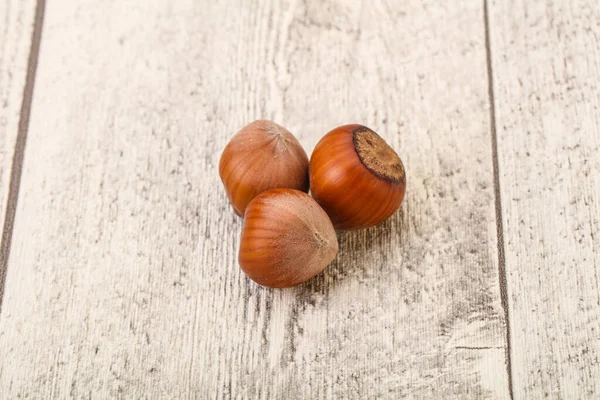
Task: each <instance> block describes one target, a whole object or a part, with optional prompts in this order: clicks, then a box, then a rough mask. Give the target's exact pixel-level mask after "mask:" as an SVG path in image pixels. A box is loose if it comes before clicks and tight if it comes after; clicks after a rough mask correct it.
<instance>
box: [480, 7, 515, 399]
mask: <svg viewBox="0 0 600 400" xmlns="http://www.w3.org/2000/svg"><path fill="white" fill-rule="evenodd" d="M483 26H484V28H485V57H486V64H487V76H488V96H489V105H490V131H491V138H492V165H493V172H494V198H495V207H494V208H495V209H496V238H497V243H498V284H499V286H500V301H501V304H502V309H503V310H504V323H505V325H506V372H507V374H508V393H509V395H510V398H511V399H513V398H514V395H513V379H512V360H511V343H510V315H509V311H508V283H507V278H506V259H505V257H504V224H503V221H504V220H503V216H502V198H501V197H500V172H499V171H500V168H499V163H498V132H497V129H496V103H495V99H494V75H493V66H492V46H491V43H490V23H489V13H488V0H483Z"/></svg>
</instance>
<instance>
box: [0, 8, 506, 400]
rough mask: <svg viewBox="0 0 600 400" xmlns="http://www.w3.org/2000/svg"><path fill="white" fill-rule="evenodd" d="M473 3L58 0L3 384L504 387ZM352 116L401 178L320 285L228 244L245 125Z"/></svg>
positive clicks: (303, 135)
mask: <svg viewBox="0 0 600 400" xmlns="http://www.w3.org/2000/svg"><path fill="white" fill-rule="evenodd" d="M483 15H484V14H483V4H482V3H480V2H473V1H457V2H453V4H452V6H449V5H448V4H447V3H446V2H445V1H441V0H437V1H434V0H428V1H422V0H410V1H403V2H395V1H387V2H385V1H374V2H372V1H364V2H345V1H330V2H327V3H323V2H288V3H285V4H280V3H279V2H274V4H267V2H255V3H251V2H247V1H238V2H235V1H230V2H227V3H223V2H219V3H218V4H217V2H208V1H207V2H197V1H167V0H164V1H158V0H151V1H145V2H139V1H135V0H126V1H123V0H107V1H103V2H97V1H92V0H83V1H78V2H73V1H52V2H49V4H48V6H47V10H46V18H45V22H44V30H43V42H42V48H41V53H40V63H39V67H38V68H39V69H38V73H37V78H36V89H35V95H34V101H33V112H32V120H31V124H30V130H29V138H28V144H27V149H26V157H25V164H24V167H23V177H22V181H21V188H20V197H19V204H18V209H17V220H16V223H15V227H14V232H13V242H12V251H11V258H10V263H9V268H8V277H7V282H6V292H5V298H4V305H3V309H2V313H1V314H0V388H1V389H2V395H3V396H6V397H7V398H15V397H18V396H21V397H26V396H29V397H40V398H65V397H73V398H110V397H123V398H138V397H148V398H185V397H188V398H229V397H234V398H324V397H327V398H386V397H387V398H401V397H403V396H405V397H415V398H419V397H428V398H448V397H453V396H457V397H459V398H507V397H508V396H509V388H508V378H507V371H506V358H505V346H506V340H505V334H506V332H505V321H504V313H503V311H502V308H501V303H500V296H499V285H498V282H499V279H498V266H497V264H498V254H497V253H498V252H497V240H496V224H495V211H494V187H493V172H492V165H493V164H492V146H491V137H490V132H491V129H490V120H489V103H488V91H487V90H488V88H487V74H486V52H485V34H484V18H483ZM257 118H270V119H273V120H275V121H277V122H279V123H281V124H283V125H285V126H286V127H288V128H289V129H290V130H291V131H292V132H294V133H296V135H297V136H298V137H299V139H300V141H301V142H302V143H303V144H304V145H305V146H306V149H307V151H309V152H310V151H311V150H312V148H313V147H314V145H315V144H316V142H317V140H318V139H319V138H320V137H321V135H323V134H324V133H325V132H326V131H327V130H329V129H331V128H333V127H335V126H337V125H340V124H343V123H350V122H362V123H365V124H367V125H368V126H370V127H372V128H373V129H375V130H377V131H378V132H379V133H380V134H381V135H382V136H384V137H385V138H386V139H387V140H388V141H389V142H390V143H391V144H392V145H393V146H394V147H396V148H397V149H399V153H400V155H401V156H402V157H403V159H404V161H405V165H406V167H407V174H408V191H407V198H406V200H405V203H404V205H403V207H402V211H401V212H400V213H398V214H397V215H396V216H394V218H392V219H391V220H390V221H388V222H386V223H385V224H383V225H382V226H379V227H376V228H374V229H371V230H368V231H362V232H355V233H348V234H344V235H341V237H340V254H339V257H338V258H337V259H336V261H335V262H334V263H333V264H332V265H331V266H330V267H329V268H328V269H327V270H326V271H325V273H323V274H322V275H320V276H318V277H317V278H315V279H314V280H312V281H311V282H309V283H307V284H305V285H303V286H301V287H299V288H295V289H291V290H267V289H263V288H260V287H258V286H257V285H255V284H252V283H251V282H249V281H248V280H247V279H246V278H245V277H244V275H243V274H242V273H241V272H240V270H239V267H238V266H237V262H236V257H237V255H236V252H237V248H238V240H239V233H240V229H241V223H242V221H241V220H240V219H239V218H238V217H236V216H235V215H234V213H233V211H232V210H231V208H230V207H229V205H228V204H227V200H226V196H225V193H224V191H223V190H222V188H221V186H220V182H219V178H218V174H217V165H218V159H219V154H220V151H221V149H222V148H223V147H224V145H225V143H226V141H227V140H228V138H229V137H230V136H231V135H232V134H233V133H235V131H236V130H237V129H239V128H240V127H241V126H243V125H244V124H245V123H247V122H249V121H252V120H254V119H257Z"/></svg>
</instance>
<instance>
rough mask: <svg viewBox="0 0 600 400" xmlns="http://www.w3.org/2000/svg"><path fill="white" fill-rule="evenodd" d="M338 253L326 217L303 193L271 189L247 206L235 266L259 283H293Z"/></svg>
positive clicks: (321, 266)
mask: <svg viewBox="0 0 600 400" xmlns="http://www.w3.org/2000/svg"><path fill="white" fill-rule="evenodd" d="M337 252H338V242H337V237H336V233H335V229H334V228H333V225H332V224H331V221H330V220H329V217H328V216H327V214H326V213H325V211H323V209H322V208H321V207H319V205H318V204H317V203H316V202H315V201H314V200H313V199H312V198H311V197H310V196H309V195H307V194H306V193H303V192H300V191H298V190H293V189H272V190H268V191H266V192H263V193H261V194H260V195H258V196H257V197H255V198H254V200H252V201H251V202H250V204H248V207H247V208H246V214H245V218H244V227H243V230H242V240H241V244H240V254H239V263H240V266H241V267H242V270H243V271H244V272H245V273H246V274H247V275H248V276H249V277H250V278H251V279H252V280H254V281H255V282H257V283H259V284H260V285H263V286H268V287H273V288H283V287H291V286H294V285H298V284H300V283H302V282H304V281H307V280H309V279H310V278H312V277H313V276H315V275H317V274H318V273H320V272H321V271H323V269H325V267H326V266H327V265H328V264H329V263H330V262H331V261H332V260H333V259H334V258H335V255H336V254H337Z"/></svg>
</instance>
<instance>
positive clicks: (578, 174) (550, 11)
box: [490, 0, 600, 399]
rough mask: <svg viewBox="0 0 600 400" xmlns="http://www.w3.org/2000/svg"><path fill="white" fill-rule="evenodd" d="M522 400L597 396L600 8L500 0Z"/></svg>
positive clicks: (495, 11)
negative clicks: (524, 399)
mask: <svg viewBox="0 0 600 400" xmlns="http://www.w3.org/2000/svg"><path fill="white" fill-rule="evenodd" d="M490 18H491V22H490V29H491V51H492V60H493V70H494V74H493V76H494V81H495V85H494V91H495V104H496V110H497V112H496V119H497V125H498V150H499V155H500V159H499V166H500V168H499V170H500V186H501V198H502V205H503V211H504V232H505V242H506V269H507V273H508V288H509V295H510V307H509V311H510V322H511V333H510V334H511V338H512V346H511V347H512V351H511V354H512V365H513V371H514V377H513V382H514V390H515V397H516V398H543V397H546V398H556V399H558V398H564V399H583V398H597V397H598V394H599V393H600V378H599V377H600V362H599V358H600V282H599V279H598V276H599V275H600V157H599V151H600V85H599V82H600V4H599V3H598V2H597V1H595V0H588V1H578V2H568V1H559V0H546V1H538V2H530V1H525V0H515V1H511V2H505V1H493V2H492V3H491V7H490Z"/></svg>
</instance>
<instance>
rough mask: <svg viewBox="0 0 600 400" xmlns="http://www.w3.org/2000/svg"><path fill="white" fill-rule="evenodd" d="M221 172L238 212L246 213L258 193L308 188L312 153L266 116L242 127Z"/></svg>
mask: <svg viewBox="0 0 600 400" xmlns="http://www.w3.org/2000/svg"><path fill="white" fill-rule="evenodd" d="M219 175H220V176H221V180H222V181H223V184H224V185H225V190H226V191H227V196H228V197H229V201H230V202H231V204H232V206H233V209H234V210H235V212H236V213H237V214H238V215H240V216H242V215H244V210H245V209H246V206H247V205H248V203H249V202H250V201H251V200H252V199H253V198H254V197H256V195H258V194H260V193H262V192H264V191H265V190H269V189H274V188H291V189H297V190H301V191H304V192H307V191H308V157H307V155H306V152H305V151H304V149H303V148H302V146H301V145H300V142H298V140H297V139H296V138H295V137H294V135H292V134H291V133H290V132H289V131H288V130H287V129H285V128H284V127H282V126H280V125H277V124H276V123H274V122H271V121H266V120H258V121H254V122H252V123H250V124H248V125H246V126H245V127H243V128H242V130H240V131H239V132H238V133H237V134H236V135H235V136H234V137H233V138H232V139H231V140H230V141H229V143H228V144H227V146H226V147H225V149H224V150H223V154H222V155H221V161H220V162H219Z"/></svg>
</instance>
